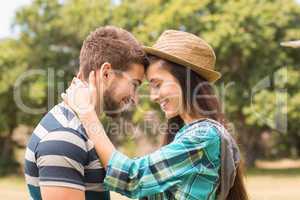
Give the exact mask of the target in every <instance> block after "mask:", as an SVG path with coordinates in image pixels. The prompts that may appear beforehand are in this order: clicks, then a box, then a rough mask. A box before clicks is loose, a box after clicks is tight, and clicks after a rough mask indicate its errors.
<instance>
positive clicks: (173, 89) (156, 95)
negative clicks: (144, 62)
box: [146, 61, 183, 119]
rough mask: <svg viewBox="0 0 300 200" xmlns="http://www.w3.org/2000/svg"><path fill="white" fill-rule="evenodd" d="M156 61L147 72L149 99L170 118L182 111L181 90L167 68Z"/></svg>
mask: <svg viewBox="0 0 300 200" xmlns="http://www.w3.org/2000/svg"><path fill="white" fill-rule="evenodd" d="M162 63H163V62H161V61H157V62H154V63H153V64H151V65H150V66H149V68H148V70H147V73H146V75H147V79H148V81H149V82H150V98H151V100H152V101H155V102H157V103H159V104H160V107H161V109H162V110H163V111H164V113H165V115H166V117H167V118H168V119H169V118H172V117H175V116H177V115H179V114H180V113H181V112H182V110H183V103H182V99H183V98H182V90H181V87H180V85H179V82H178V80H177V79H176V78H175V77H174V76H173V75H172V74H171V73H170V72H169V71H168V66H166V65H163V64H162Z"/></svg>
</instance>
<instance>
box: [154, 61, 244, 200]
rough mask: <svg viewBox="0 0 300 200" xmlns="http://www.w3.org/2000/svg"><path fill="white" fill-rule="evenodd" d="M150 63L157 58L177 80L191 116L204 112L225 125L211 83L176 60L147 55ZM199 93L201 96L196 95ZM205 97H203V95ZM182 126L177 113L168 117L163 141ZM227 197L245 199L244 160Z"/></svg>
mask: <svg viewBox="0 0 300 200" xmlns="http://www.w3.org/2000/svg"><path fill="white" fill-rule="evenodd" d="M149 61H150V64H153V63H156V62H160V64H161V65H163V66H166V67H167V69H168V71H169V72H170V73H171V74H172V75H173V76H174V77H175V78H176V79H177V80H178V82H179V84H180V86H181V90H182V94H183V95H182V96H183V106H184V109H185V110H186V111H187V112H188V113H189V114H190V115H192V116H203V117H206V118H209V119H213V120H215V121H217V122H219V123H221V124H222V125H223V126H224V127H225V128H228V127H227V121H226V118H225V115H224V114H223V112H222V110H221V106H220V103H219V100H218V98H217V96H216V95H215V93H214V88H213V87H212V85H211V84H210V83H209V82H208V81H206V80H205V79H204V78H203V77H201V76H200V75H198V74H197V73H196V72H194V71H192V70H190V69H188V68H186V67H183V66H181V65H178V64H176V63H173V62H170V61H166V60H163V59H160V58H158V57H156V56H149ZM195 97H200V98H195ZM203 97H204V98H203ZM183 126H184V121H183V119H182V118H181V117H180V116H179V115H177V116H176V117H173V118H171V119H169V120H168V129H167V133H166V135H165V137H164V142H163V144H164V145H166V144H169V143H170V142H172V141H173V140H174V137H175V135H176V133H177V132H178V131H179V129H180V128H182V127H183ZM226 200H248V195H247V192H246V188H245V184H244V175H243V164H242V163H240V164H239V166H238V168H237V174H236V178H235V181H234V185H233V187H232V188H231V189H230V191H229V194H228V196H227V198H226Z"/></svg>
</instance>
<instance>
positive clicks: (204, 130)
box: [181, 119, 224, 139]
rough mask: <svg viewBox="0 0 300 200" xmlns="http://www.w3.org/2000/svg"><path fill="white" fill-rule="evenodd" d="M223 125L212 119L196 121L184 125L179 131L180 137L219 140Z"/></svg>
mask: <svg viewBox="0 0 300 200" xmlns="http://www.w3.org/2000/svg"><path fill="white" fill-rule="evenodd" d="M222 129H224V127H223V125H221V124H220V123H218V122H217V121H215V120H212V119H205V120H198V121H196V122H193V123H191V124H189V125H186V126H185V127H183V129H182V130H181V131H182V132H183V133H182V136H185V137H197V138H200V139H219V138H220V131H221V130H222Z"/></svg>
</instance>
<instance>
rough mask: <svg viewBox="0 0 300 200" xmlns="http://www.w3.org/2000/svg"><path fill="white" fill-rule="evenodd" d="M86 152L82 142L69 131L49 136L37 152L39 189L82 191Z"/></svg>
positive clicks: (41, 142) (83, 187) (44, 139)
mask: <svg viewBox="0 0 300 200" xmlns="http://www.w3.org/2000/svg"><path fill="white" fill-rule="evenodd" d="M86 160H87V149H86V145H85V141H84V139H82V138H81V137H80V136H79V135H76V134H75V133H72V132H69V131H55V132H51V133H48V134H47V135H46V136H45V137H44V138H43V139H42V140H41V141H40V143H39V144H38V146H37V148H36V163H37V167H38V173H39V185H40V186H62V187H69V188H73V189H79V190H83V191H84V189H85V186H84V163H85V162H86Z"/></svg>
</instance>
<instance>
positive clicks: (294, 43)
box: [280, 40, 300, 48]
mask: <svg viewBox="0 0 300 200" xmlns="http://www.w3.org/2000/svg"><path fill="white" fill-rule="evenodd" d="M280 45H281V46H284V47H292V48H300V40H298V41H297V40H296V41H288V42H281V43H280Z"/></svg>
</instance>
